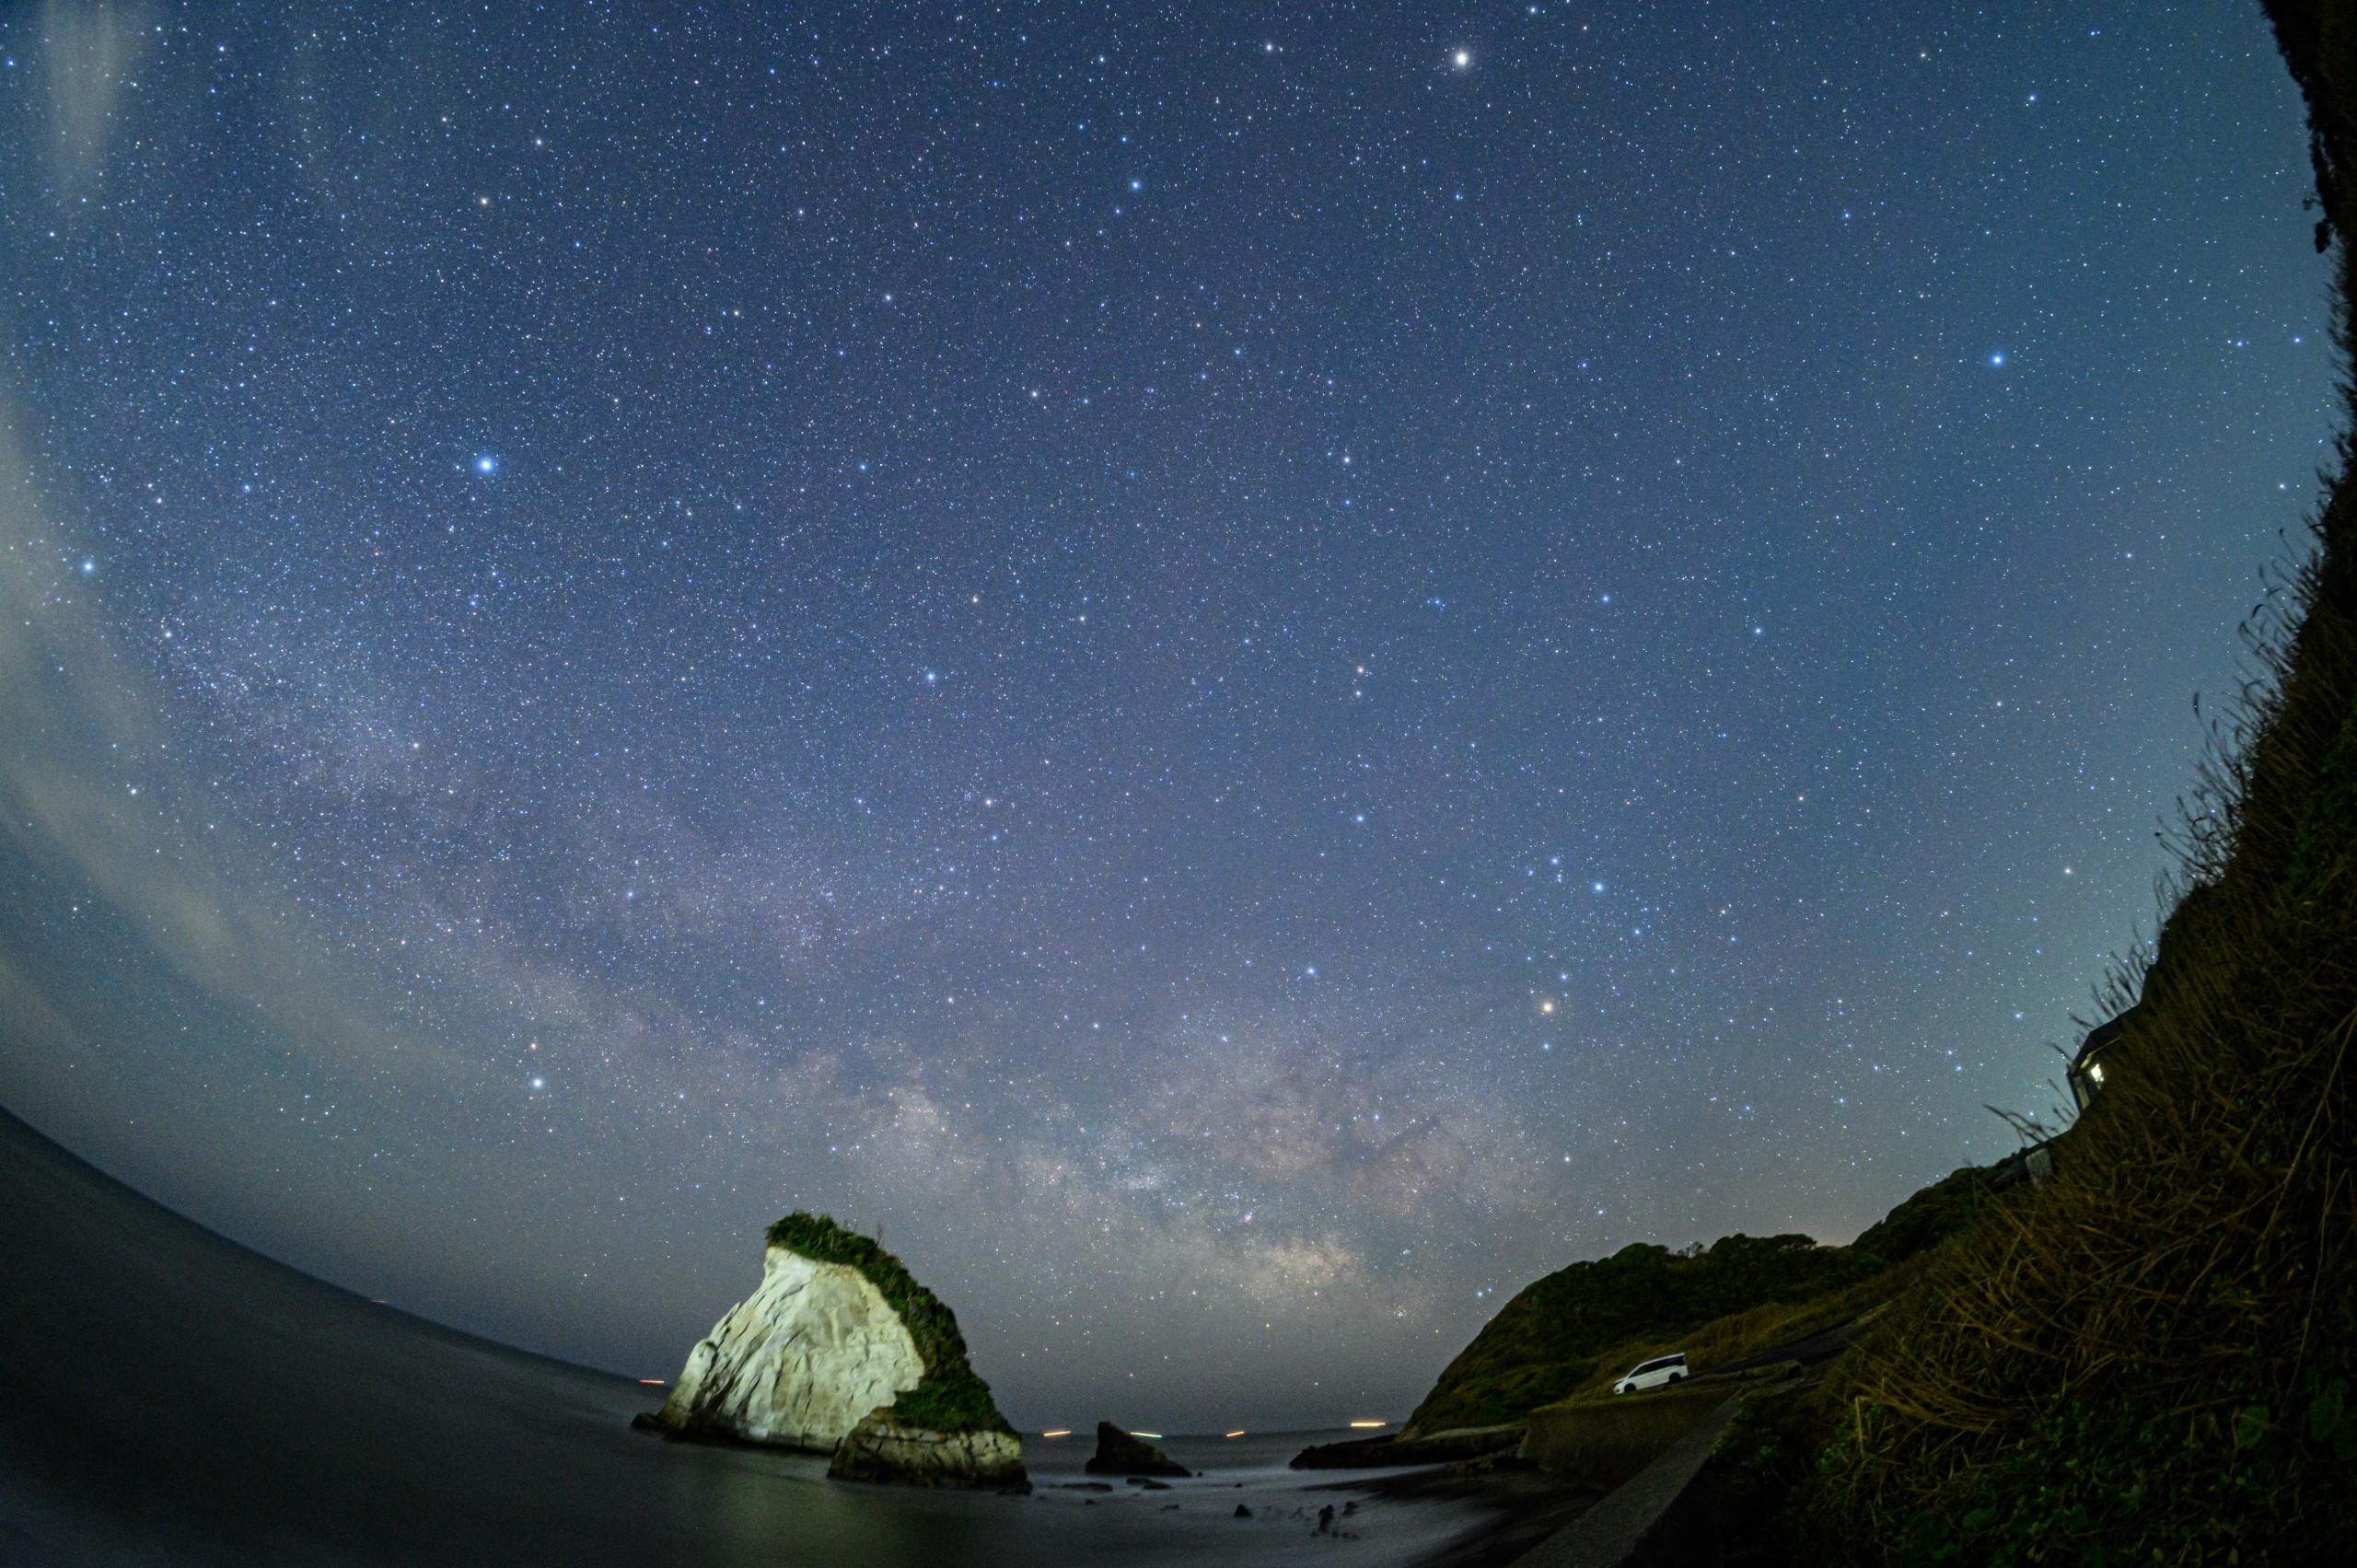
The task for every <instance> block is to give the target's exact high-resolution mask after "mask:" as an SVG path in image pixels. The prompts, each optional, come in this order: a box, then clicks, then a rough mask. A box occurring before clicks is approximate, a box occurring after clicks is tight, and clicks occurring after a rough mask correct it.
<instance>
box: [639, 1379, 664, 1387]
mask: <svg viewBox="0 0 2357 1568" xmlns="http://www.w3.org/2000/svg"><path fill="white" fill-rule="evenodd" d="M639 1381H640V1382H642V1383H652V1384H654V1385H655V1386H656V1388H661V1387H663V1379H661V1378H660V1377H642V1378H640V1379H639Z"/></svg>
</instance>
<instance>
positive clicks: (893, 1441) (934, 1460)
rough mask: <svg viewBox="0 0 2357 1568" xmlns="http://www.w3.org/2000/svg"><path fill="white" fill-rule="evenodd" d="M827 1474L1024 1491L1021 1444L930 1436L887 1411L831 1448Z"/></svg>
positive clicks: (873, 1414)
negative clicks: (831, 1461) (830, 1460)
mask: <svg viewBox="0 0 2357 1568" xmlns="http://www.w3.org/2000/svg"><path fill="white" fill-rule="evenodd" d="M827 1473H828V1474H829V1475H830V1476H833V1477H834V1478H835V1479H837V1480H838V1481H898V1482H900V1484H902V1485H904V1486H1000V1487H1011V1488H1019V1489H1022V1490H1025V1491H1028V1490H1029V1489H1030V1484H1031V1483H1030V1479H1029V1477H1028V1476H1027V1475H1026V1474H1025V1473H1024V1469H1023V1445H1022V1443H1021V1442H1020V1441H1018V1440H1017V1439H1016V1438H1015V1437H1013V1436H1011V1435H1009V1434H1006V1433H1004V1432H955V1433H952V1432H935V1431H934V1430H933V1429H931V1428H930V1427H923V1426H906V1425H903V1424H901V1423H900V1422H897V1421H894V1420H893V1419H892V1412H891V1411H890V1410H889V1409H888V1408H887V1409H884V1410H878V1411H870V1412H868V1414H867V1415H866V1416H865V1418H864V1419H863V1420H862V1421H861V1422H860V1423H859V1424H858V1425H857V1426H854V1427H853V1428H852V1429H851V1431H850V1432H849V1433H847V1434H844V1437H843V1440H842V1443H840V1444H838V1445H837V1446H836V1447H835V1460H834V1463H832V1464H830V1465H829V1466H828V1467H827Z"/></svg>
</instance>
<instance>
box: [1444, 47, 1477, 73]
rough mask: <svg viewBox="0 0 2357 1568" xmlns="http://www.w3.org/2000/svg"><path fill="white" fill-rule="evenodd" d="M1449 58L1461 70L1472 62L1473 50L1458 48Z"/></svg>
mask: <svg viewBox="0 0 2357 1568" xmlns="http://www.w3.org/2000/svg"><path fill="white" fill-rule="evenodd" d="M1449 58H1450V59H1451V60H1453V61H1454V62H1456V64H1457V69H1458V70H1460V71H1462V70H1464V69H1465V67H1467V66H1468V65H1470V64H1473V52H1472V51H1471V50H1469V49H1460V50H1458V51H1457V52H1456V53H1455V54H1453V55H1451V56H1450V57H1449Z"/></svg>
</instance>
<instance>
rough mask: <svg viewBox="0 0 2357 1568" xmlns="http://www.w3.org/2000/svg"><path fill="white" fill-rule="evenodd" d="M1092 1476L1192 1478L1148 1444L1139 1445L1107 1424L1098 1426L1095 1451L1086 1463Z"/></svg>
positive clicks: (1102, 1422) (1184, 1469)
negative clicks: (1171, 1476)
mask: <svg viewBox="0 0 2357 1568" xmlns="http://www.w3.org/2000/svg"><path fill="white" fill-rule="evenodd" d="M1086 1468H1087V1469H1088V1472H1089V1473H1090V1474H1091V1475H1192V1474H1193V1473H1194V1472H1193V1471H1192V1470H1190V1469H1188V1468H1187V1467H1186V1466H1184V1465H1181V1464H1174V1463H1172V1462H1171V1458H1170V1456H1169V1455H1167V1454H1166V1453H1164V1452H1163V1451H1162V1450H1161V1449H1159V1448H1157V1447H1155V1446H1154V1445H1153V1444H1151V1443H1142V1442H1140V1441H1139V1440H1138V1439H1136V1438H1134V1437H1132V1436H1131V1435H1130V1434H1128V1433H1126V1432H1124V1431H1122V1430H1121V1429H1120V1427H1118V1426H1116V1425H1114V1424H1113V1423H1111V1422H1109V1421H1100V1422H1098V1423H1097V1452H1096V1453H1095V1454H1094V1455H1093V1456H1091V1457H1090V1458H1089V1461H1088V1464H1087V1467H1086Z"/></svg>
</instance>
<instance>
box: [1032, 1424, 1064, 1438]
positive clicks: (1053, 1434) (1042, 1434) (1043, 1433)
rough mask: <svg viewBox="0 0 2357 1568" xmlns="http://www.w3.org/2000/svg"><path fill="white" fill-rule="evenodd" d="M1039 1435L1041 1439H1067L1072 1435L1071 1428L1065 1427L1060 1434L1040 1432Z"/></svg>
mask: <svg viewBox="0 0 2357 1568" xmlns="http://www.w3.org/2000/svg"><path fill="white" fill-rule="evenodd" d="M1039 1435H1040V1436H1042V1437H1069V1436H1071V1435H1072V1428H1071V1427H1069V1426H1067V1427H1065V1428H1064V1429H1063V1430H1062V1431H1061V1432H1042V1433H1041V1434H1039Z"/></svg>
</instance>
